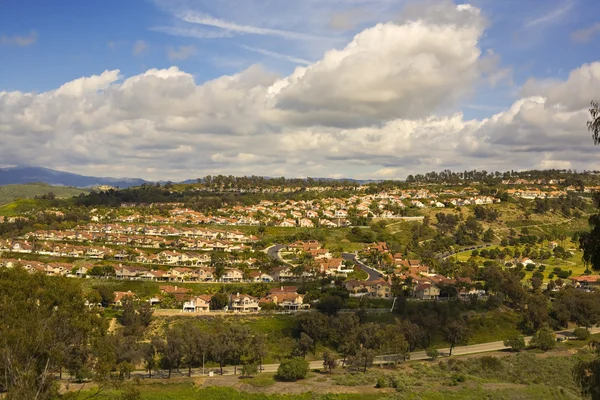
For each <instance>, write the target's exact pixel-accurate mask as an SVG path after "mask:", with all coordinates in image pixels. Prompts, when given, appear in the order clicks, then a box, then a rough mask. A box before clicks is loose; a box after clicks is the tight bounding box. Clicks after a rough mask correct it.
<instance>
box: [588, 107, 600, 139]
mask: <svg viewBox="0 0 600 400" xmlns="http://www.w3.org/2000/svg"><path fill="white" fill-rule="evenodd" d="M590 116H591V117H592V120H591V121H588V123H587V126H588V130H589V131H590V132H592V138H593V139H594V144H600V105H599V104H598V102H597V101H592V102H591V108H590Z"/></svg>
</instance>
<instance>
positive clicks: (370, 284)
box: [346, 279, 392, 299]
mask: <svg viewBox="0 0 600 400" xmlns="http://www.w3.org/2000/svg"><path fill="white" fill-rule="evenodd" d="M346 289H347V290H348V291H349V292H350V293H351V294H352V295H354V297H361V296H368V297H373V298H379V299H390V298H392V285H390V284H389V283H388V282H387V281H385V280H384V279H377V280H374V281H356V280H349V281H346Z"/></svg>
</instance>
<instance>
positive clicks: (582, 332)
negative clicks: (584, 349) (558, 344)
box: [573, 328, 590, 340]
mask: <svg viewBox="0 0 600 400" xmlns="http://www.w3.org/2000/svg"><path fill="white" fill-rule="evenodd" d="M573 336H575V337H576V338H577V339H578V340H586V339H588V338H589V337H590V331H589V330H588V329H587V328H575V329H574V330H573Z"/></svg>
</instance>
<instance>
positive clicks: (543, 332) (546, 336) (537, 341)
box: [529, 328, 556, 351]
mask: <svg viewBox="0 0 600 400" xmlns="http://www.w3.org/2000/svg"><path fill="white" fill-rule="evenodd" d="M529 345H530V346H531V347H533V348H538V349H540V350H544V351H546V350H550V349H553V348H555V347H556V335H555V334H554V332H553V331H552V330H551V329H549V328H542V329H539V330H538V331H537V332H536V333H535V335H533V338H532V339H531V342H529Z"/></svg>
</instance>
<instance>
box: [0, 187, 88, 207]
mask: <svg viewBox="0 0 600 400" xmlns="http://www.w3.org/2000/svg"><path fill="white" fill-rule="evenodd" d="M89 192H90V191H89V190H88V189H79V188H76V187H67V186H52V185H48V184H46V183H26V184H23V185H5V186H0V205H1V204H7V203H12V202H14V201H16V200H18V199H31V198H34V197H36V196H38V197H40V196H43V195H48V193H53V194H54V196H55V197H56V198H67V197H73V196H78V195H80V194H81V193H89Z"/></svg>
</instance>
